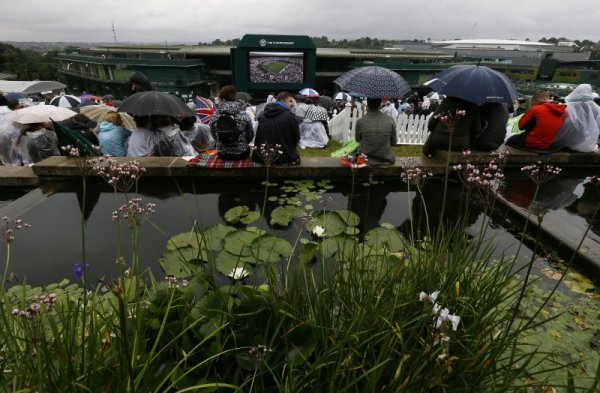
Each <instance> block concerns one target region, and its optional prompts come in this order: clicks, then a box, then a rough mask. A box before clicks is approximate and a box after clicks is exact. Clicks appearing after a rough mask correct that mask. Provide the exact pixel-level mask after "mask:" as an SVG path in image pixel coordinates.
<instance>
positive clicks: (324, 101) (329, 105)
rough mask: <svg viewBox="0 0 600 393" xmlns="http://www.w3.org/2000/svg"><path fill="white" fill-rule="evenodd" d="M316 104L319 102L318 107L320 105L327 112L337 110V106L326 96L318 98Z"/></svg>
mask: <svg viewBox="0 0 600 393" xmlns="http://www.w3.org/2000/svg"><path fill="white" fill-rule="evenodd" d="M318 102H319V105H321V106H322V107H323V108H325V109H327V110H328V111H330V110H333V109H334V108H337V104H336V103H335V101H334V100H333V98H331V97H328V96H320V97H319V100H318Z"/></svg>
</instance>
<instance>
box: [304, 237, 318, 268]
mask: <svg viewBox="0 0 600 393" xmlns="http://www.w3.org/2000/svg"><path fill="white" fill-rule="evenodd" d="M318 250H319V245H318V244H317V243H315V242H311V241H308V242H306V243H304V242H303V243H302V245H301V246H300V262H302V263H310V262H312V261H313V259H314V258H315V255H317V251H318Z"/></svg>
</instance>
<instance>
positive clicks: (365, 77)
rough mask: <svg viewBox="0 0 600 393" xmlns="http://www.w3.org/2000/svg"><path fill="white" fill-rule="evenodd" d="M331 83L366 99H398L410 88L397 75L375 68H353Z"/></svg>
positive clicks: (381, 68)
mask: <svg viewBox="0 0 600 393" xmlns="http://www.w3.org/2000/svg"><path fill="white" fill-rule="evenodd" d="M333 83H335V84H336V85H338V86H339V87H340V88H341V89H342V90H346V91H350V92H353V93H357V94H358V95H360V96H362V97H367V98H379V97H390V98H400V97H403V96H404V95H405V94H406V93H408V92H409V91H410V86H409V85H408V83H406V81H405V80H404V78H402V77H401V76H400V75H399V74H398V73H396V72H394V71H392V70H389V69H387V68H383V67H377V66H367V67H360V68H355V69H353V70H350V71H348V72H346V73H345V74H343V75H342V76H340V77H338V78H337V79H336V80H334V81H333Z"/></svg>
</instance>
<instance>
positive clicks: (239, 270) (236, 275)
mask: <svg viewBox="0 0 600 393" xmlns="http://www.w3.org/2000/svg"><path fill="white" fill-rule="evenodd" d="M249 274H250V273H249V272H248V271H247V270H246V269H244V268H243V267H236V268H234V269H233V270H231V272H229V274H228V275H227V276H228V277H231V278H233V279H234V280H241V279H243V278H244V277H248V275H249Z"/></svg>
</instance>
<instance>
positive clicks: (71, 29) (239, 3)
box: [0, 0, 600, 43]
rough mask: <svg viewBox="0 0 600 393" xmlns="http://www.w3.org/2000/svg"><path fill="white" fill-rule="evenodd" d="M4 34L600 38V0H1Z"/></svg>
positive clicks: (143, 38) (128, 38)
mask: <svg viewBox="0 0 600 393" xmlns="http://www.w3.org/2000/svg"><path fill="white" fill-rule="evenodd" d="M2 1H3V2H5V3H6V4H4V7H3V9H4V10H3V12H1V13H0V40H2V41H67V42H68V41H79V42H113V35H112V31H111V21H112V22H114V26H115V30H116V35H117V41H118V42H120V43H126V42H162V43H164V42H165V41H167V42H170V43H175V42H188V43H196V42H210V41H213V40H214V39H216V38H220V39H223V40H226V39H233V38H241V37H242V36H243V35H244V34H245V33H253V34H259V33H264V34H269V33H270V34H300V35H304V34H306V35H309V36H323V35H325V36H327V37H329V38H330V39H331V38H335V39H340V38H349V39H354V38H359V37H364V36H369V37H371V38H380V39H413V38H418V39H427V38H431V39H450V38H463V39H464V38H498V39H508V38H513V39H526V38H529V39H531V40H535V41H537V40H538V39H540V38H542V37H547V38H549V37H552V36H554V37H559V36H564V37H567V38H570V39H579V40H583V39H591V40H593V41H598V40H600V28H598V26H599V23H600V2H599V1H598V0H412V1H406V0H377V1H372V0H337V1H331V0H135V1H134V0H17V1H10V0H2Z"/></svg>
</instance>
